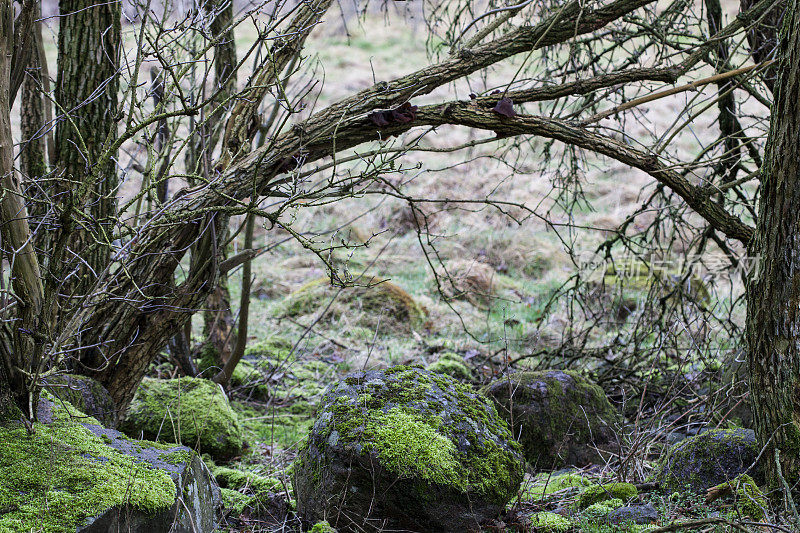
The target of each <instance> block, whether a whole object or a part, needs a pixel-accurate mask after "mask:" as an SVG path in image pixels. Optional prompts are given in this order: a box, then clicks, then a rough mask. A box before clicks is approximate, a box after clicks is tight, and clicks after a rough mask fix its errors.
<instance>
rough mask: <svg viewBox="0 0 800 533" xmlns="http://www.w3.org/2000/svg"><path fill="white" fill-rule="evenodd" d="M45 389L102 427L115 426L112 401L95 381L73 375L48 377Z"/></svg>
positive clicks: (115, 418)
mask: <svg viewBox="0 0 800 533" xmlns="http://www.w3.org/2000/svg"><path fill="white" fill-rule="evenodd" d="M45 388H46V389H47V390H48V391H50V393H51V394H53V396H55V397H56V398H58V399H59V400H62V401H65V402H69V403H71V404H72V405H73V406H74V407H75V408H77V409H78V410H79V411H81V412H83V413H86V414H87V415H89V416H92V417H94V418H96V419H97V420H99V421H100V423H102V424H103V425H104V426H106V427H112V428H113V427H115V426H116V422H117V417H116V406H115V405H114V400H113V399H111V395H110V394H109V393H108V391H107V390H106V388H105V387H103V386H102V385H101V384H100V382H98V381H97V380H94V379H92V378H90V377H86V376H79V375H74V374H59V375H55V376H49V377H48V378H47V380H46V384H45Z"/></svg>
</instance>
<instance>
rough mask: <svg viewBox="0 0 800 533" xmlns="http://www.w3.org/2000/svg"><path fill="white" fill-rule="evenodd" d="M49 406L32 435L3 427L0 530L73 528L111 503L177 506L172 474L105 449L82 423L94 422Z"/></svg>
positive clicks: (58, 530) (58, 532)
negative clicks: (49, 415)
mask: <svg viewBox="0 0 800 533" xmlns="http://www.w3.org/2000/svg"><path fill="white" fill-rule="evenodd" d="M44 397H45V398H46V399H48V400H50V401H53V400H54V398H53V397H52V396H49V395H48V394H47V393H45V396H44ZM52 405H53V421H52V422H51V423H48V424H42V423H36V424H34V433H33V434H29V433H28V431H27V430H26V429H25V428H24V427H22V426H21V425H19V426H18V427H14V426H7V427H0V443H2V446H0V531H3V532H17V531H19V532H21V531H42V532H46V533H61V532H70V531H71V532H74V531H75V529H76V527H77V526H79V525H81V524H83V523H84V521H85V520H86V519H87V518H89V517H92V516H95V515H97V514H99V513H100V512H101V511H103V510H105V509H109V508H111V507H114V506H119V505H126V504H127V505H130V506H132V507H134V508H136V509H139V510H141V511H145V512H154V511H157V510H162V509H165V508H168V507H170V506H171V505H172V504H173V503H174V501H175V497H176V489H175V484H174V483H173V481H172V479H171V478H170V476H169V474H168V473H166V472H163V471H158V470H153V469H150V468H148V467H146V466H144V465H142V464H141V463H138V462H136V461H134V460H133V459H132V458H131V457H130V456H126V455H123V454H121V453H119V452H117V451H116V450H114V449H113V448H111V447H109V446H107V443H106V442H104V440H103V439H101V438H100V437H98V436H96V435H94V434H93V433H92V432H91V431H89V430H88V429H86V428H85V427H84V426H83V425H82V424H81V423H87V422H88V423H96V421H95V420H94V419H91V418H87V417H86V416H85V415H83V414H82V413H80V412H78V411H76V410H73V409H71V407H69V404H64V406H62V405H61V402H58V401H57V400H56V401H54V402H53V404H52Z"/></svg>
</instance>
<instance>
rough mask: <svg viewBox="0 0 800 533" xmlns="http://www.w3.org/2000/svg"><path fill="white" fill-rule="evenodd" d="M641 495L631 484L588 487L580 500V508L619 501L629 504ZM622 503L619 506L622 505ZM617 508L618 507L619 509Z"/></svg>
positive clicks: (607, 484)
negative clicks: (609, 501)
mask: <svg viewBox="0 0 800 533" xmlns="http://www.w3.org/2000/svg"><path fill="white" fill-rule="evenodd" d="M638 495H639V491H638V490H637V489H636V487H635V486H634V485H631V484H630V483H606V484H604V485H592V486H590V487H586V488H585V489H584V490H583V492H581V495H580V497H579V498H578V507H579V508H580V509H586V508H588V507H590V506H591V505H594V504H596V503H600V502H605V501H608V500H614V499H618V500H621V501H622V503H627V502H629V501H631V500H632V499H634V498H636V497H637V496H638ZM622 503H620V505H619V506H621V505H622ZM619 506H617V507H619Z"/></svg>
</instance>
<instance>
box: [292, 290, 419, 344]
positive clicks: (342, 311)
mask: <svg viewBox="0 0 800 533" xmlns="http://www.w3.org/2000/svg"><path fill="white" fill-rule="evenodd" d="M357 283H358V284H357V285H354V286H351V287H344V288H341V287H334V286H331V284H330V280H329V279H328V278H319V279H316V280H314V281H311V282H309V283H306V284H305V285H303V286H302V287H300V288H299V289H298V290H296V291H295V292H293V293H292V294H290V295H289V296H288V297H287V298H286V300H285V301H284V302H283V305H282V309H281V315H282V316H290V317H296V316H301V315H309V314H314V313H318V312H320V311H321V310H323V309H327V311H326V313H325V320H329V321H340V320H343V319H344V320H347V322H348V324H352V325H359V326H363V327H367V328H370V329H371V330H375V328H377V327H379V326H380V328H381V330H382V331H387V330H390V331H395V332H408V331H411V330H414V329H418V328H420V327H422V326H423V325H424V322H425V318H426V316H427V312H426V311H425V309H424V308H423V307H422V306H420V305H419V304H418V303H417V302H416V301H415V300H414V298H412V297H411V295H410V294H408V293H407V292H406V291H405V290H404V289H403V288H401V287H400V286H398V285H396V284H394V283H392V282H391V281H386V280H384V279H381V278H378V277H369V276H366V277H363V278H360V279H359V280H358V282H357ZM331 302H332V303H331ZM329 304H330V305H329Z"/></svg>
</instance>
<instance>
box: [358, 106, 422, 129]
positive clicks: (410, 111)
mask: <svg viewBox="0 0 800 533" xmlns="http://www.w3.org/2000/svg"><path fill="white" fill-rule="evenodd" d="M367 118H369V120H370V121H371V122H372V123H373V124H375V125H376V126H378V127H379V128H383V127H385V126H391V125H392V124H408V123H409V122H413V121H414V120H415V119H416V118H417V106H415V105H411V103H410V102H406V103H405V104H403V105H401V106H400V107H396V108H394V109H386V110H383V111H373V112H372V113H370V114H369V115H367Z"/></svg>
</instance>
